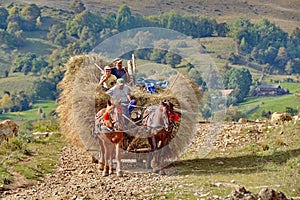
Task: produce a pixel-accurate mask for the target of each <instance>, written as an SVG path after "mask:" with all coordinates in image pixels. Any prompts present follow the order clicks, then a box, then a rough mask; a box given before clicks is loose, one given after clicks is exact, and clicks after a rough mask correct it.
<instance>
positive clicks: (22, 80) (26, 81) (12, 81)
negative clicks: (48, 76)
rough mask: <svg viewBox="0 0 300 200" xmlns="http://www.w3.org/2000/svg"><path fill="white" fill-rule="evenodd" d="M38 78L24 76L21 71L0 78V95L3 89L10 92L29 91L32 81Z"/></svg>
mask: <svg viewBox="0 0 300 200" xmlns="http://www.w3.org/2000/svg"><path fill="white" fill-rule="evenodd" d="M38 79H39V77H38V76H31V75H27V76H25V75H24V74H23V73H12V74H10V75H9V77H7V78H0V96H2V95H3V92H4V91H9V92H10V93H13V92H19V91H25V93H27V92H30V91H31V88H32V84H33V82H34V81H35V80H38Z"/></svg>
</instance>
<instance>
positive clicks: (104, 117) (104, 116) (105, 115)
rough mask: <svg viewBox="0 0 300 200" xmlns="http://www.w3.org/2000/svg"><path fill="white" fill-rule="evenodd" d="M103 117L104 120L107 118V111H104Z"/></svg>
mask: <svg viewBox="0 0 300 200" xmlns="http://www.w3.org/2000/svg"><path fill="white" fill-rule="evenodd" d="M103 119H104V120H109V115H108V112H105V113H104V114H103Z"/></svg>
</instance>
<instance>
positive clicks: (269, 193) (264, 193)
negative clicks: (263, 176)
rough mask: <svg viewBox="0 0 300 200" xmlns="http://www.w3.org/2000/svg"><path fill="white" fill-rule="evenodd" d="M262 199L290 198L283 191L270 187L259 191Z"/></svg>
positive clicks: (286, 199)
mask: <svg viewBox="0 0 300 200" xmlns="http://www.w3.org/2000/svg"><path fill="white" fill-rule="evenodd" d="M259 197H260V199H261V200H289V199H288V198H286V196H285V195H284V194H283V193H282V192H277V191H275V190H273V189H270V188H264V189H262V190H261V191H260V192H259Z"/></svg>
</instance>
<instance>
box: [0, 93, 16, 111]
mask: <svg viewBox="0 0 300 200" xmlns="http://www.w3.org/2000/svg"><path fill="white" fill-rule="evenodd" d="M0 105H1V108H2V109H3V113H5V112H7V111H9V110H10V109H11V107H12V106H13V102H12V100H11V97H10V95H8V94H4V95H3V97H2V99H1V100H0Z"/></svg>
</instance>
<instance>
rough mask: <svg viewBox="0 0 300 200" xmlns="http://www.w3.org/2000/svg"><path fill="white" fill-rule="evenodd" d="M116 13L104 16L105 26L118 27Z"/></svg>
mask: <svg viewBox="0 0 300 200" xmlns="http://www.w3.org/2000/svg"><path fill="white" fill-rule="evenodd" d="M116 18H117V16H116V14H115V13H112V12H110V13H108V14H107V15H106V17H105V18H104V27H106V28H109V29H114V28H116Z"/></svg>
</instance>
